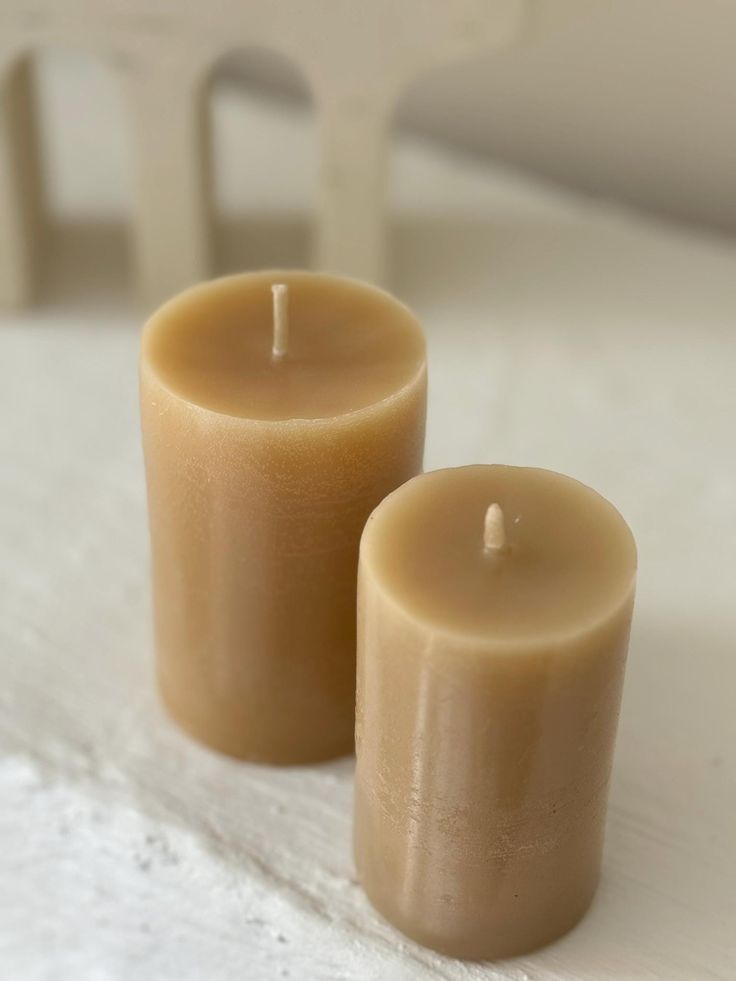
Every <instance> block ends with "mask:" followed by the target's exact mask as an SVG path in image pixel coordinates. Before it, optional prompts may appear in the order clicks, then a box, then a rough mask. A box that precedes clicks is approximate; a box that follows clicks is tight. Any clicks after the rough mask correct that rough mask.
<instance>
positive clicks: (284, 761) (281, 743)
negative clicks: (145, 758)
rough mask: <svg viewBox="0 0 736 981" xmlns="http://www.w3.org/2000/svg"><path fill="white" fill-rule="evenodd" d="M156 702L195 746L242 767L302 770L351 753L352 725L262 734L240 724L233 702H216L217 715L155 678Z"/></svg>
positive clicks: (241, 715)
mask: <svg viewBox="0 0 736 981" xmlns="http://www.w3.org/2000/svg"><path fill="white" fill-rule="evenodd" d="M157 687H158V692H159V696H160V699H161V701H162V703H163V706H164V709H165V710H166V713H167V715H168V716H169V718H170V719H171V720H172V721H173V722H174V723H175V724H176V725H177V726H178V728H179V729H181V730H182V731H183V732H185V733H186V734H187V735H188V736H190V737H191V738H192V739H194V740H195V742H198V743H200V744H201V745H203V746H206V747H207V748H208V749H211V750H214V751H215V752H217V753H221V754H222V755H223V756H229V757H231V758H233V759H237V760H241V761H243V762H248V763H261V764H267V765H271V766H304V765H306V764H310V763H323V762H325V761H327V760H332V759H338V758H339V757H341V756H350V755H352V754H353V752H354V751H355V741H354V732H353V730H354V722H353V719H352V718H351V717H349V716H348V717H346V718H345V719H344V721H343V722H342V724H340V725H335V723H334V719H333V720H332V725H331V726H330V730H329V731H323V732H320V731H318V730H316V727H315V723H314V720H310V721H311V725H309V726H307V727H305V731H303V732H299V733H297V732H296V731H295V725H294V723H293V722H292V724H291V725H290V726H289V727H286V726H284V725H283V724H279V725H275V726H273V727H272V728H271V729H270V730H268V731H267V730H266V729H265V728H264V727H263V726H262V725H261V724H260V722H259V721H255V720H254V724H253V725H252V726H248V725H246V724H244V716H245V713H244V711H243V708H242V706H241V705H239V704H238V703H237V702H235V701H225V700H224V699H223V700H221V701H220V702H219V703H218V705H217V709H218V711H215V710H214V705H213V703H212V701H211V699H210V700H208V703H207V705H206V707H205V706H203V705H202V704H201V703H199V704H198V702H197V700H196V699H193V698H191V697H186V696H183V695H182V693H181V692H179V691H176V690H175V689H174V688H173V687H172V686H170V685H167V684H166V682H165V681H164V679H162V678H161V677H160V676H159V677H158V679H157ZM205 709H206V711H205Z"/></svg>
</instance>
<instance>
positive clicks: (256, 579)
mask: <svg viewBox="0 0 736 981" xmlns="http://www.w3.org/2000/svg"><path fill="white" fill-rule="evenodd" d="M425 402H426V367H425V345H424V338H423V334H422V331H421V328H420V326H419V324H418V323H417V321H416V319H415V318H414V316H413V315H412V314H411V312H410V311H409V310H408V309H407V308H406V307H405V306H403V304H401V303H399V302H398V301H397V300H395V299H394V298H393V297H391V296H389V295H388V294H386V293H384V292H382V291H381V290H377V289H374V288H373V287H370V286H367V285H365V284H362V283H358V282H355V281H353V280H349V279H345V278H342V277H335V276H328V275H323V274H316V273H315V274H310V273H306V272H262V273H250V274H243V275H240V276H233V277H227V278H224V279H220V280H214V281H213V282H210V283H205V284H203V285H201V286H197V287H194V288H192V289H190V290H187V291H186V292H184V293H182V294H181V295H179V296H178V297H176V298H174V299H173V300H171V301H170V302H168V303H167V304H165V305H164V306H163V307H162V308H161V309H160V310H159V311H158V312H157V313H155V314H154V315H153V317H151V319H150V320H149V322H148V323H147V325H146V327H145V330H144V334H143V342H142V354H141V413H142V424H143V444H144V454H145V463H146V475H147V484H148V502H149V516H150V530H151V543H152V559H153V584H154V619H155V634H156V652H157V675H158V682H159V687H160V690H161V694H162V696H163V700H164V702H165V704H166V706H167V707H168V709H169V711H170V713H171V715H172V716H173V717H174V719H176V720H177V721H178V722H179V723H180V724H181V726H182V727H183V728H184V729H186V730H187V731H188V732H189V733H191V734H192V735H193V736H194V737H196V738H197V739H199V740H201V741H202V742H203V743H205V744H207V745H208V746H211V747H212V748H214V749H217V750H220V751H222V752H224V753H228V754H230V755H233V756H236V757H239V758H242V759H248V760H255V761H262V762H269V763H285V764H289V763H305V762H309V761H314V760H319V759H325V758H329V757H331V756H336V755H340V754H343V753H347V752H352V749H353V729H354V706H355V583H356V575H357V566H358V547H359V542H360V535H361V532H362V530H363V526H364V523H365V520H366V518H367V517H368V515H369V514H370V512H371V511H372V509H373V508H374V507H375V506H376V505H377V504H378V503H379V501H381V500H382V498H383V497H384V496H385V495H386V494H387V493H389V492H390V491H392V490H393V489H394V488H396V487H397V486H399V485H400V484H402V483H403V482H404V481H405V480H407V479H409V478H410V477H412V476H413V475H414V474H416V473H418V472H419V471H420V470H421V466H422V455H423V449H424V423H425Z"/></svg>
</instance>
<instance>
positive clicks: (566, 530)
mask: <svg viewBox="0 0 736 981" xmlns="http://www.w3.org/2000/svg"><path fill="white" fill-rule="evenodd" d="M635 570H636V551H635V545H634V540H633V538H632V535H631V532H630V531H629V528H628V526H627V525H626V523H625V522H624V520H623V519H622V518H621V516H620V515H619V513H618V512H617V511H616V510H615V508H614V507H613V506H612V505H611V504H609V503H608V502H607V501H606V500H604V499H603V498H602V497H600V496H599V495H598V494H596V493H595V492H594V491H592V490H590V489H589V488H588V487H586V486H584V485H583V484H580V483H578V482H577V481H575V480H572V479H570V478H568V477H563V476H561V475H559V474H556V473H552V472H550V471H545V470H535V469H525V468H516V467H503V466H471V467H462V468H459V469H452V470H441V471H437V472H434V473H428V474H425V475H423V476H420V477H416V478H414V479H413V480H410V481H409V482H408V483H407V484H405V485H404V486H403V487H401V488H399V489H398V490H396V491H394V493H392V494H391V495H389V497H388V498H387V499H386V500H385V501H383V503H381V504H380V505H379V506H378V508H377V509H376V510H375V511H374V512H373V514H372V515H371V517H370V518H369V520H368V522H367V525H366V528H365V531H364V534H363V538H362V543H361V551H360V568H359V600H358V692H357V698H358V707H357V718H356V752H357V773H356V806H355V854H356V862H357V868H358V874H359V877H360V879H361V882H362V884H363V886H364V888H365V890H366V892H367V894H368V896H369V898H370V899H371V901H372V902H373V904H374V905H375V907H376V908H377V909H378V910H379V911H380V912H381V913H383V915H384V916H385V917H386V918H387V919H389V920H390V921H391V922H392V923H394V924H395V925H396V926H398V927H399V929H401V930H402V931H403V932H404V933H406V934H407V935H408V936H410V937H412V938H414V939H415V940H418V941H419V942H420V943H422V944H425V945H426V946H429V947H432V948H434V949H436V950H438V951H441V952H444V953H448V954H451V955H454V956H457V957H462V958H468V959H480V960H483V959H491V958H497V957H506V956H511V955H515V954H520V953H523V952H525V951H528V950H531V949H533V948H535V947H538V946H541V945H542V944H545V943H547V942H548V941H551V940H553V939H554V938H555V937H557V936H559V935H560V934H562V933H563V932H565V931H566V930H568V929H569V928H570V927H572V926H573V925H574V924H575V923H576V922H577V921H578V919H579V918H580V917H581V916H582V914H583V913H584V911H585V910H586V908H587V907H588V905H589V903H590V901H591V898H592V896H593V894H594V891H595V888H596V884H597V881H598V876H599V867H600V859H601V848H602V840H603V826H604V818H605V811H606V797H607V788H608V781H609V773H610V768H611V759H612V753H613V745H614V738H615V732H616V725H617V717H618V712H619V702H620V695H621V686H622V681H623V675H624V663H625V659H626V652H627V646H628V637H629V627H630V621H631V614H632V607H633V600H634V578H635Z"/></svg>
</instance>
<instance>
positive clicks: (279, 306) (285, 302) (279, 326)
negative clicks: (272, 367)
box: [271, 283, 289, 360]
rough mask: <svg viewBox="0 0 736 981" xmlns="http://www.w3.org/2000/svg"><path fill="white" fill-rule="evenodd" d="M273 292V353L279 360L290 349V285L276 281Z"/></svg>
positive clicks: (272, 288)
mask: <svg viewBox="0 0 736 981" xmlns="http://www.w3.org/2000/svg"><path fill="white" fill-rule="evenodd" d="M271 293H272V294H273V347H272V348H271V353H272V354H273V356H274V358H276V359H277V360H278V359H279V358H283V357H284V356H285V355H286V353H287V351H288V349H289V287H288V286H287V285H286V284H285V283H275V284H274V285H273V286H272V287H271Z"/></svg>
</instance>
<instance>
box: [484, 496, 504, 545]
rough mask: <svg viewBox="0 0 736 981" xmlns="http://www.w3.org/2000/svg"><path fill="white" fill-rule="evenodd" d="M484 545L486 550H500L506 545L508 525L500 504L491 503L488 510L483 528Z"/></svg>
mask: <svg viewBox="0 0 736 981" xmlns="http://www.w3.org/2000/svg"><path fill="white" fill-rule="evenodd" d="M483 546H484V548H485V550H486V552H500V551H501V549H502V548H505V547H506V527H505V525H504V520H503V511H502V510H501V506H500V505H499V504H491V506H490V507H489V508H488V510H487V511H486V520H485V525H484V529H483Z"/></svg>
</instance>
